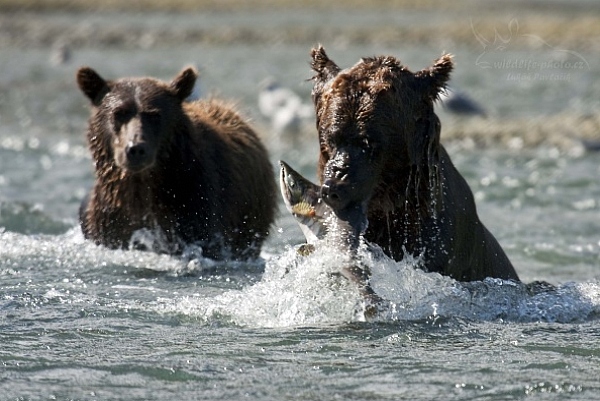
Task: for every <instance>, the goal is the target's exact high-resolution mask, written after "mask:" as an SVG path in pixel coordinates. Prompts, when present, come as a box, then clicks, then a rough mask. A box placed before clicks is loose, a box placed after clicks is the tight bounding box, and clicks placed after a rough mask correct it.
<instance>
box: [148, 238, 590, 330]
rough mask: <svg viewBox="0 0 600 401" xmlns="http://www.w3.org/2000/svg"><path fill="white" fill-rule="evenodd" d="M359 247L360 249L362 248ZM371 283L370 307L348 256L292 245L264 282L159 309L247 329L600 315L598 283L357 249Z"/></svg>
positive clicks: (160, 305) (159, 304)
mask: <svg viewBox="0 0 600 401" xmlns="http://www.w3.org/2000/svg"><path fill="white" fill-rule="evenodd" d="M363 252H364V249H363ZM362 257H363V261H362V262H363V263H366V264H367V265H368V266H369V268H370V270H371V273H372V276H371V286H372V287H373V289H374V290H375V292H376V293H377V294H378V295H379V296H380V297H381V298H383V299H384V301H383V302H381V303H380V304H378V305H377V311H376V312H375V313H373V311H372V309H369V308H370V307H372V305H369V302H368V301H365V300H364V298H363V297H362V296H361V294H360V292H359V290H358V288H357V287H356V285H355V284H353V283H351V282H349V281H348V280H347V279H345V278H344V277H342V275H341V274H340V271H341V269H342V268H343V266H346V265H347V260H345V259H344V257H343V256H341V255H339V254H337V253H335V252H331V250H330V249H326V248H323V247H321V248H319V247H317V248H316V251H315V253H313V254H311V255H309V256H307V257H303V256H300V255H298V254H297V253H296V251H295V250H294V249H288V250H287V251H286V252H285V253H283V254H282V255H281V256H278V257H274V258H272V259H270V260H269V261H268V262H267V265H266V270H265V273H264V275H263V277H262V280H261V281H259V282H258V283H256V284H253V285H250V286H248V287H246V288H243V289H241V290H231V291H225V292H223V293H221V294H219V295H218V296H216V297H214V298H210V299H209V298H203V297H202V296H198V297H185V298H182V299H178V300H176V301H173V300H169V299H160V300H158V302H157V305H156V307H157V308H158V309H159V310H161V311H162V312H167V313H180V314H184V315H189V316H193V317H195V318H198V319H200V320H204V321H206V322H209V323H213V322H224V321H225V322H228V323H232V324H236V325H241V326H250V327H292V326H306V325H329V324H340V323H347V322H353V321H354V322H358V321H372V322H380V323H393V322H398V321H423V320H425V321H432V320H433V321H435V320H437V319H440V318H442V319H463V320H472V321H495V322H507V321H510V322H536V321H546V322H561V323H568V322H576V321H585V320H591V319H596V318H598V317H599V316H600V283H597V282H588V283H566V284H563V285H560V286H558V287H554V286H544V285H542V284H537V285H535V284H533V285H526V284H523V283H517V282H512V281H503V280H499V279H486V280H484V281H480V282H472V283H460V282H457V281H456V280H453V279H451V278H449V277H445V276H442V275H440V274H437V273H426V272H423V271H422V270H419V269H417V268H415V266H416V265H417V263H418V261H417V260H413V259H406V260H404V261H402V262H395V261H393V260H391V259H389V258H387V257H386V256H385V255H383V253H377V252H375V253H373V252H370V251H369V252H366V253H363V255H362Z"/></svg>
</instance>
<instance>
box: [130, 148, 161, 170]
mask: <svg viewBox="0 0 600 401" xmlns="http://www.w3.org/2000/svg"><path fill="white" fill-rule="evenodd" d="M125 160H126V163H125V166H124V167H125V168H126V169H127V170H129V171H131V172H140V171H142V170H144V169H146V168H148V167H151V166H152V165H153V164H154V158H153V157H152V152H151V151H150V146H149V145H148V143H146V142H137V143H134V142H129V143H127V145H126V146H125Z"/></svg>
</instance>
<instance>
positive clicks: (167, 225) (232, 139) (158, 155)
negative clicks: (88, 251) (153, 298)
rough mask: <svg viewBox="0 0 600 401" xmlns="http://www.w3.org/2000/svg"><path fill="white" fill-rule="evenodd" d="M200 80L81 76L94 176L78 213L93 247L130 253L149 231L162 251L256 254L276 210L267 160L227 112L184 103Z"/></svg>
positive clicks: (84, 72)
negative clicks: (139, 234) (136, 238)
mask: <svg viewBox="0 0 600 401" xmlns="http://www.w3.org/2000/svg"><path fill="white" fill-rule="evenodd" d="M196 77H197V73H196V72H195V71H194V70H193V69H191V68H188V69H186V70H184V71H182V72H181V73H180V74H179V75H178V76H177V77H175V78H174V79H173V81H172V82H170V83H166V82H162V81H159V80H156V79H152V78H124V79H119V80H116V81H105V80H104V79H102V78H101V77H100V76H99V75H98V74H97V73H96V72H95V71H93V70H92V69H90V68H81V69H80V70H79V71H78V73H77V82H78V84H79V87H80V89H81V90H82V92H83V93H84V94H85V95H86V96H87V97H88V98H89V99H90V100H91V102H92V114H91V117H90V120H89V130H88V134H87V138H88V143H89V147H90V151H91V153H92V158H93V160H94V163H95V170H96V181H95V183H94V187H93V189H92V191H91V193H90V194H89V196H88V197H87V199H86V200H85V201H84V202H83V204H82V207H81V210H80V221H81V228H82V230H83V233H84V235H85V237H86V238H88V239H91V240H93V241H94V242H96V243H97V244H102V245H105V246H107V247H110V248H126V247H128V246H130V245H131V244H130V242H131V237H132V234H133V233H134V232H135V231H137V230H140V229H148V230H150V231H152V232H153V233H154V234H155V235H156V236H157V237H158V238H160V239H161V241H158V242H156V243H154V245H153V250H155V251H160V252H168V253H178V252H181V250H182V246H183V245H185V244H199V245H201V246H202V247H203V252H204V255H205V256H208V257H211V258H216V259H220V258H223V257H228V256H230V257H232V258H236V259H247V258H254V257H257V256H258V255H259V253H260V248H261V245H262V242H263V241H264V239H265V237H266V236H267V234H268V230H269V227H270V225H271V224H272V222H273V220H274V215H275V209H276V202H275V199H276V196H275V193H276V186H275V180H274V175H273V169H272V166H271V164H270V162H269V158H268V154H267V151H266V149H265V148H264V146H263V145H262V144H261V142H260V140H259V138H258V137H257V136H256V134H255V133H254V131H253V130H252V129H251V128H250V127H249V126H248V125H247V124H246V123H245V122H244V121H243V119H242V118H241V117H240V116H239V115H238V114H237V113H236V112H235V111H234V110H233V109H232V107H231V106H230V105H227V104H225V103H222V102H219V101H215V100H208V101H196V102H192V103H187V102H185V101H184V99H185V98H186V97H187V96H188V95H189V94H190V93H191V90H192V88H193V85H194V83H195V80H196Z"/></svg>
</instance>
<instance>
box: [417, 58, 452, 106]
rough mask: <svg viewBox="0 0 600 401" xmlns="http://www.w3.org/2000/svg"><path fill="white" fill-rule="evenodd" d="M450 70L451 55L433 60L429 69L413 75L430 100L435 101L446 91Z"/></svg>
mask: <svg viewBox="0 0 600 401" xmlns="http://www.w3.org/2000/svg"><path fill="white" fill-rule="evenodd" d="M452 68H454V63H453V62H452V55H451V54H444V55H442V57H440V58H439V59H437V60H435V61H434V62H433V65H432V66H431V67H428V68H425V69H424V70H421V71H419V72H417V73H416V74H415V76H416V77H417V78H418V80H419V81H421V82H422V83H423V84H424V85H425V91H426V93H427V96H428V97H429V98H430V99H431V100H437V99H438V96H439V94H440V93H441V92H442V91H443V90H445V89H446V84H447V83H448V81H449V80H450V72H452Z"/></svg>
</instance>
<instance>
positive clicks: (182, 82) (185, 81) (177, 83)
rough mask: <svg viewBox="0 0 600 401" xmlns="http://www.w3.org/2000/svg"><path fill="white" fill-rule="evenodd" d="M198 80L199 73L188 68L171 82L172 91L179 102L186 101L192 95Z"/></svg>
mask: <svg viewBox="0 0 600 401" xmlns="http://www.w3.org/2000/svg"><path fill="white" fill-rule="evenodd" d="M197 78H198V72H197V71H196V69H195V68H193V67H188V68H186V69H184V70H183V71H181V72H180V73H179V75H177V76H176V77H175V78H173V81H171V85H170V86H171V90H173V91H174V92H175V95H176V96H177V97H178V98H179V100H182V101H183V100H184V99H185V98H187V97H188V96H189V95H191V94H192V91H193V90H194V85H195V84H196V79H197Z"/></svg>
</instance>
